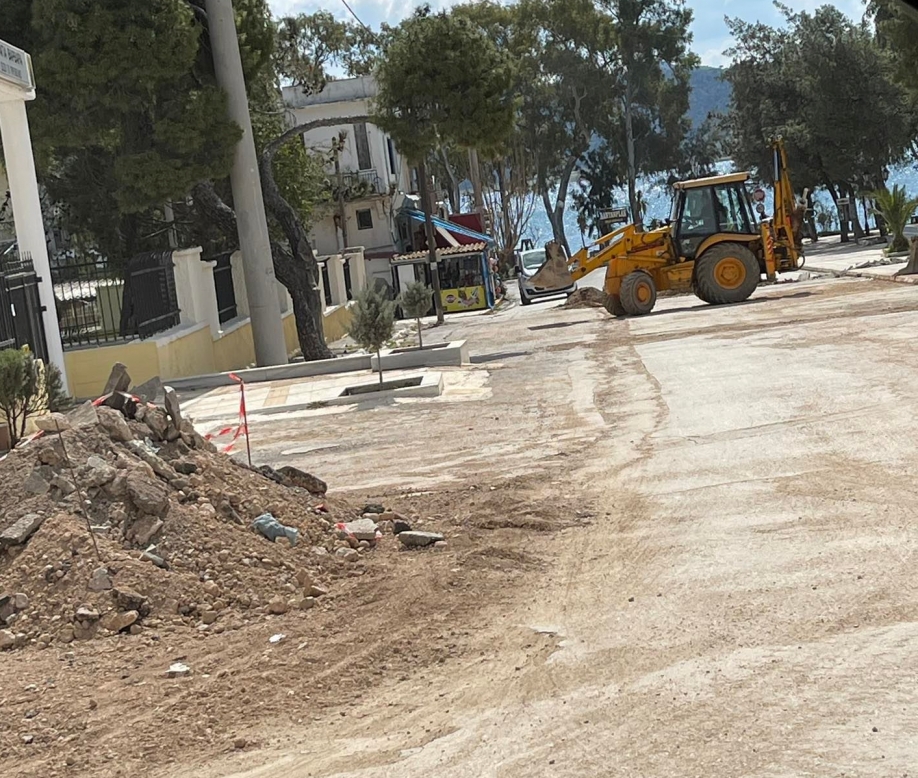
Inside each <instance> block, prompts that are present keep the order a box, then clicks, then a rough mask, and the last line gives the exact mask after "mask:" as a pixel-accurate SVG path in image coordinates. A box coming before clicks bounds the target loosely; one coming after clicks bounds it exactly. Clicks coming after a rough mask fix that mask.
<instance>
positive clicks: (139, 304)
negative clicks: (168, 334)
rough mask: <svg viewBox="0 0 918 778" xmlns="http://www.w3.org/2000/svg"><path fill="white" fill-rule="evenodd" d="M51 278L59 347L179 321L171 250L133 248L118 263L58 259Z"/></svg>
mask: <svg viewBox="0 0 918 778" xmlns="http://www.w3.org/2000/svg"><path fill="white" fill-rule="evenodd" d="M51 278H52V280H53V283H54V298H55V303H56V305H57V318H58V321H59V323H60V329H61V340H62V341H63V344H64V348H68V347H71V348H72V347H76V346H91V345H101V344H104V343H112V342H117V341H123V340H133V339H136V338H148V337H150V336H152V335H156V334H157V333H160V332H164V331H165V330H168V329H170V328H172V327H175V326H176V325H178V323H179V306H178V297H177V294H176V291H175V272H174V267H173V264H172V252H171V251H155V252H147V253H145V254H138V255H137V256H136V257H133V258H132V259H131V260H130V261H129V262H128V263H127V266H126V267H125V268H123V269H121V268H114V267H111V266H110V265H109V264H108V263H107V262H104V261H96V262H81V263H75V264H67V265H61V266H59V267H54V268H52V269H51Z"/></svg>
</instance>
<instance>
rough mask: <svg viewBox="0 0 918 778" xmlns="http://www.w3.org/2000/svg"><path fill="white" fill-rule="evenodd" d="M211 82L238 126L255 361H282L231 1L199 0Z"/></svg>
mask: <svg viewBox="0 0 918 778" xmlns="http://www.w3.org/2000/svg"><path fill="white" fill-rule="evenodd" d="M205 6H206V9H207V23H208V27H209V29H210V42H211V45H212V47H213V53H214V69H215V71H216V75H217V83H218V84H219V85H220V87H221V88H222V89H223V90H224V91H225V92H226V95H227V101H228V103H229V115H230V118H231V119H232V120H233V121H234V122H236V124H238V125H239V126H240V127H241V128H242V139H241V140H240V141H239V143H238V144H237V145H236V155H235V158H234V159H233V169H232V172H231V174H230V182H231V183H232V187H233V202H234V204H235V206H236V224H237V227H238V230H239V248H240V249H241V250H242V257H243V265H242V267H243V270H244V274H245V288H246V294H247V295H248V299H249V316H250V317H251V319H252V339H253V340H254V342H255V362H256V364H258V366H259V367H261V366H265V365H281V364H285V363H286V362H287V347H286V345H285V342H284V324H283V320H282V319H281V312H280V305H278V301H277V288H276V285H277V279H276V278H275V276H274V262H273V260H272V259H271V242H270V238H269V237H268V221H267V219H266V217H265V203H264V199H263V196H262V192H261V177H260V176H259V173H258V156H257V155H256V153H255V141H254V138H253V136H252V120H251V117H250V116H249V101H248V97H247V96H246V92H245V78H244V76H243V74H242V59H241V58H240V56H239V39H238V37H237V36H236V18H235V16H234V15H233V3H232V0H205Z"/></svg>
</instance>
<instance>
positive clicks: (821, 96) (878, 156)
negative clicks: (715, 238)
mask: <svg viewBox="0 0 918 778" xmlns="http://www.w3.org/2000/svg"><path fill="white" fill-rule="evenodd" d="M778 8H779V9H780V10H781V11H782V12H783V13H784V15H785V18H786V26H785V27H782V28H773V27H769V26H767V25H763V24H749V23H747V22H742V21H740V20H736V19H734V20H728V24H729V27H730V30H731V32H732V33H733V35H734V37H735V39H736V45H735V46H734V47H733V49H731V51H730V52H728V53H729V54H730V55H731V57H732V64H731V65H730V67H729V68H728V69H727V71H726V77H727V79H728V80H729V81H730V83H731V84H732V86H733V97H732V105H731V111H730V115H729V130H730V149H729V150H730V154H731V156H732V157H733V159H734V160H735V162H736V163H737V165H738V166H739V167H741V168H749V169H754V170H757V171H758V172H759V175H760V176H761V177H762V178H763V179H765V180H770V178H771V172H772V163H771V153H770V151H769V149H768V147H767V144H768V142H769V141H770V140H772V139H773V138H775V137H778V136H780V137H783V138H784V140H785V143H786V146H787V151H788V157H789V162H790V167H791V172H792V176H793V181H794V185H795V186H796V187H798V188H801V189H802V188H804V187H807V188H810V189H813V188H815V187H817V186H824V187H826V188H828V189H829V191H830V192H831V193H832V194H833V195H834V196H836V197H837V196H853V195H855V194H857V193H858V192H863V191H865V190H871V189H877V188H881V187H882V185H883V181H884V180H885V174H886V170H887V168H888V166H889V165H891V164H893V163H895V162H896V161H898V160H900V159H901V158H902V157H903V155H904V154H905V153H906V151H907V150H908V148H909V146H910V145H911V142H912V139H913V138H914V136H915V126H916V125H915V116H916V114H915V112H914V110H913V109H912V106H911V104H910V101H909V100H908V99H907V95H905V94H903V92H902V90H901V89H900V87H899V86H898V85H897V84H896V83H895V81H894V79H893V74H894V67H893V65H894V63H893V61H892V59H891V58H890V56H889V54H888V53H887V52H886V51H884V50H883V48H882V47H881V46H880V45H879V43H878V41H877V39H876V37H875V35H874V33H873V31H872V29H871V27H870V26H869V25H867V24H863V23H855V22H852V21H851V20H850V19H848V18H847V17H845V16H844V14H842V13H841V12H840V11H838V10H837V9H836V8H834V7H833V6H830V5H824V6H822V7H820V8H818V9H817V10H816V11H815V12H813V13H812V14H811V13H794V12H792V11H791V10H790V9H788V8H786V7H784V6H781V5H778Z"/></svg>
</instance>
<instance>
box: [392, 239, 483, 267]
mask: <svg viewBox="0 0 918 778" xmlns="http://www.w3.org/2000/svg"><path fill="white" fill-rule="evenodd" d="M486 248H487V246H486V245H485V244H484V243H483V242H481V241H479V242H478V243H466V244H464V245H462V246H450V247H449V248H445V249H437V256H438V257H440V258H442V257H456V256H468V255H469V254H481V253H483V252H484V250H485V249H486ZM429 258H430V254H429V253H428V251H427V249H424V250H423V251H412V252H411V253H410V254H396V255H395V256H394V257H392V259H390V260H389V262H390V263H391V264H393V265H402V264H411V263H414V262H426V261H427V260H428V259H429Z"/></svg>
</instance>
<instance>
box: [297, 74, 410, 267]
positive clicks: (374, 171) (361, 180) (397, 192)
mask: <svg viewBox="0 0 918 778" xmlns="http://www.w3.org/2000/svg"><path fill="white" fill-rule="evenodd" d="M375 95H376V82H375V80H374V79H373V78H372V76H362V77H359V78H349V79H343V80H340V81H330V82H329V83H328V84H327V85H326V87H325V89H323V90H322V92H321V93H319V94H316V95H307V94H304V93H303V90H302V89H300V88H299V87H285V88H284V104H285V105H286V107H287V109H288V111H289V112H290V114H291V117H290V122H291V123H294V124H304V123H306V122H309V121H314V120H317V119H334V118H338V117H341V118H342V121H341V123H340V124H335V125H333V126H329V127H322V128H319V129H316V130H312V131H310V132H308V133H306V134H305V135H304V137H303V142H304V143H305V145H306V147H307V148H308V149H309V150H310V151H313V152H317V153H320V154H323V155H325V156H326V157H327V158H328V163H327V165H326V172H327V173H328V174H329V179H330V181H331V182H332V185H333V186H335V185H336V179H335V164H334V158H333V155H332V154H331V150H332V147H333V143H334V142H335V141H336V140H337V139H338V138H339V136H340V135H341V134H342V133H343V134H344V136H345V137H344V144H343V146H344V147H343V149H342V151H341V152H340V154H339V155H338V165H339V168H340V172H341V176H342V179H343V182H344V185H345V188H346V189H347V191H348V197H347V198H346V200H345V203H344V212H345V222H346V225H347V229H346V232H347V241H346V243H347V244H348V245H345V240H344V235H343V230H342V229H341V223H340V222H341V219H340V212H339V208H338V207H337V206H330V207H329V208H328V211H327V213H326V214H325V215H324V216H323V217H322V218H321V219H319V220H317V223H316V224H315V225H314V227H313V230H312V233H311V236H310V237H311V240H312V243H313V246H314V247H315V250H316V252H317V253H318V254H319V255H335V254H341V253H342V252H343V251H344V249H346V248H348V247H350V246H362V247H363V248H364V250H365V251H364V256H365V257H366V261H367V267H366V270H367V273H366V274H367V277H368V280H369V279H371V278H379V279H381V280H383V281H385V282H386V284H391V275H392V274H391V269H390V266H389V258H390V257H392V255H393V254H394V253H396V251H397V237H398V232H397V229H398V228H397V226H396V223H395V212H396V211H397V209H398V208H399V207H400V206H401V203H402V201H403V200H404V197H403V195H404V193H405V192H410V191H414V190H415V188H416V187H415V186H414V185H413V184H414V183H415V182H416V176H415V175H414V172H413V170H412V169H411V168H410V166H409V165H408V163H407V161H406V160H405V158H404V157H403V156H402V155H401V154H399V152H398V150H397V149H396V148H395V144H394V143H393V141H392V139H391V138H390V137H389V136H388V135H387V134H386V133H384V132H383V131H382V130H380V129H379V128H378V127H376V126H375V125H373V124H371V123H370V122H367V121H354V122H349V121H347V119H348V117H366V116H369V115H370V114H371V112H372V101H373V97H374V96H375Z"/></svg>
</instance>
